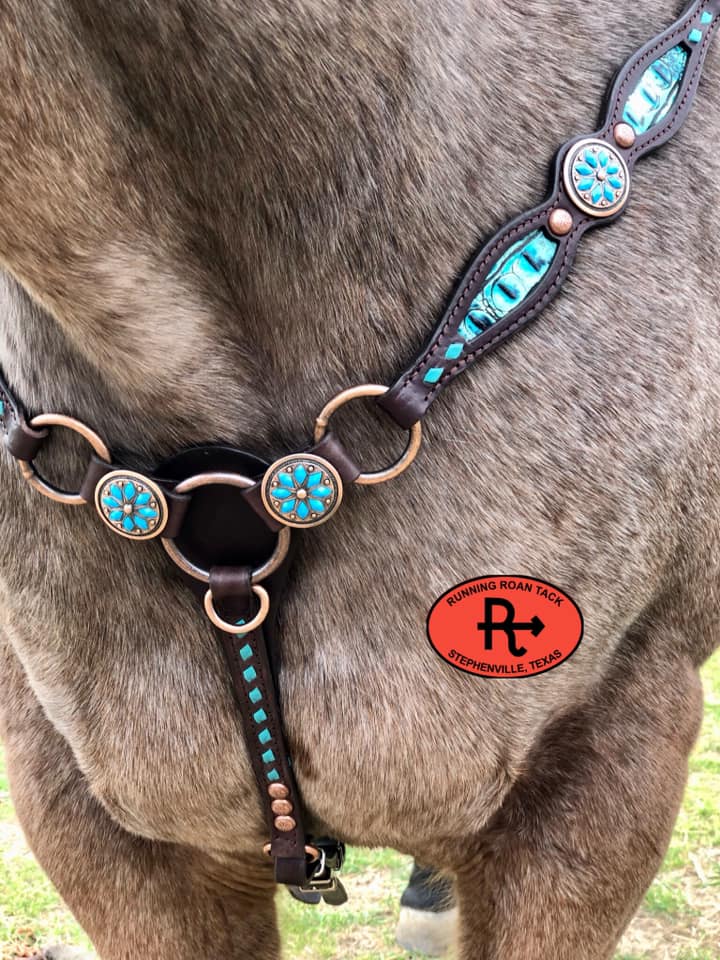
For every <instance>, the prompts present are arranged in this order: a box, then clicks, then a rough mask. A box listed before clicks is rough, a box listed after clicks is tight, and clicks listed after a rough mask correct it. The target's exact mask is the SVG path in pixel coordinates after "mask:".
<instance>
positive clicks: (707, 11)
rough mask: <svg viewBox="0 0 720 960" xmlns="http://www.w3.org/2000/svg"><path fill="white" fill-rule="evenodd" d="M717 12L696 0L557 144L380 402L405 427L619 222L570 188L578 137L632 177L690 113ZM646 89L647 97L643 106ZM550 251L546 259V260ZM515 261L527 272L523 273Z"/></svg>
mask: <svg viewBox="0 0 720 960" xmlns="http://www.w3.org/2000/svg"><path fill="white" fill-rule="evenodd" d="M718 14H720V0H698V2H695V3H693V5H692V6H691V7H690V9H689V10H688V11H687V13H685V15H684V16H682V17H681V18H680V19H679V20H678V21H677V22H676V23H675V24H673V26H672V27H670V28H669V29H668V30H666V31H665V32H664V33H662V34H661V35H660V36H658V37H656V38H655V39H654V40H651V41H650V43H648V44H646V45H645V46H644V47H643V48H642V49H641V50H639V51H638V52H637V53H636V54H635V55H634V56H632V57H631V58H630V60H629V61H628V62H627V63H626V64H625V66H624V67H623V69H622V70H621V71H620V72H619V74H618V75H617V77H616V79H615V81H614V83H613V85H612V88H611V91H610V94H609V96H608V98H607V106H606V110H605V117H604V120H603V123H602V126H601V127H600V129H599V130H598V131H597V132H596V133H594V134H591V135H589V137H576V138H575V139H573V140H571V141H569V142H568V143H566V144H565V145H564V146H563V147H562V148H561V149H560V151H559V153H558V155H557V158H556V161H555V168H554V176H553V187H552V190H551V193H550V196H549V198H548V199H547V200H546V201H545V203H543V204H541V205H540V206H539V207H536V208H535V209H534V210H531V211H530V212H528V213H525V214H522V215H521V216H519V217H517V218H516V219H515V220H513V221H512V222H511V223H510V224H509V225H508V226H506V227H504V228H503V229H502V230H501V231H500V232H499V233H497V234H496V235H495V236H494V237H493V238H492V240H490V242H489V243H488V244H486V246H485V247H484V248H483V249H482V250H481V251H480V253H479V254H478V255H477V257H476V258H475V260H474V262H473V263H472V265H471V267H470V269H469V270H468V272H467V274H466V275H465V277H464V279H463V280H462V282H461V284H460V286H459V288H458V289H457V291H456V293H455V295H454V296H453V298H452V299H451V301H450V304H449V306H448V308H447V310H446V312H445V315H444V317H443V319H442V321H441V322H440V324H439V326H438V327H437V328H436V330H435V332H434V334H433V336H432V338H431V339H430V341H429V343H428V344H427V345H426V346H425V348H424V349H423V350H422V352H421V353H420V354H419V355H418V356H417V357H416V359H415V360H413V362H412V363H411V364H410V365H409V366H408V367H407V369H406V370H405V371H404V373H403V374H402V375H401V376H400V377H399V378H398V379H397V381H396V382H395V383H394V384H393V386H392V387H391V388H390V390H389V392H388V393H386V394H385V395H384V396H382V397H380V398H379V399H378V401H377V402H378V404H379V405H380V406H381V407H382V408H383V409H384V410H385V411H386V412H387V413H389V414H390V416H391V417H392V418H393V419H394V420H395V421H396V422H397V423H398V424H399V425H400V426H401V427H405V428H408V427H410V426H412V424H413V423H416V422H417V421H418V420H420V419H421V418H422V417H424V416H425V414H426V413H427V411H428V408H429V407H430V405H431V404H432V402H433V401H434V400H435V399H436V398H437V397H438V396H439V395H440V393H441V392H442V390H443V389H444V388H445V387H446V386H447V385H448V384H449V383H450V382H451V381H452V380H453V379H454V378H455V377H456V376H458V375H459V374H460V373H462V372H463V370H465V369H466V368H467V367H468V366H469V365H470V364H471V363H472V362H473V361H475V360H478V359H480V358H481V357H483V356H484V355H485V354H487V353H488V352H489V351H491V350H493V349H495V348H496V347H498V346H499V345H500V344H501V343H502V342H503V341H504V340H506V339H507V338H508V337H509V336H511V335H512V334H514V333H517V332H518V331H519V330H521V329H522V328H523V327H524V326H525V325H526V324H528V323H529V322H530V321H531V320H532V319H533V318H534V317H536V316H537V315H538V314H539V313H540V311H541V310H542V309H543V308H544V307H545V306H547V304H548V303H549V302H550V301H551V300H552V299H553V297H554V296H555V295H556V294H557V292H558V291H559V289H560V287H561V285H562V282H563V280H564V279H565V277H566V276H567V274H568V272H569V270H570V267H571V266H572V263H573V260H574V258H575V252H576V249H577V246H578V243H579V242H580V240H581V238H582V237H583V235H584V234H585V233H586V232H587V231H588V230H589V229H591V228H592V227H595V226H600V225H602V224H607V223H609V222H611V221H613V220H616V219H617V218H618V217H619V216H620V215H621V214H622V212H623V211H624V210H625V209H626V208H625V206H623V207H622V208H621V209H619V210H618V211H617V213H615V214H613V215H610V216H604V215H598V214H597V212H595V213H594V214H588V213H586V212H585V211H583V210H582V209H580V208H579V207H578V205H577V203H576V198H575V196H573V195H571V194H569V192H568V189H567V187H566V183H565V177H564V166H565V161H566V159H567V158H568V157H569V155H570V153H571V152H572V150H573V147H575V145H576V144H578V143H579V142H580V141H581V140H586V139H593V140H596V141H601V142H602V143H604V144H607V146H608V148H610V149H611V150H612V151H613V152H614V153H616V154H619V155H620V157H621V158H622V160H623V161H624V162H625V164H626V166H627V170H628V174H629V178H630V179H631V177H632V171H633V169H634V167H635V164H636V163H637V161H638V160H640V159H641V158H642V157H644V156H645V155H646V154H648V153H650V152H651V151H653V150H656V149H657V148H658V147H659V146H661V145H662V144H664V143H665V142H666V141H667V140H669V139H670V138H671V137H672V136H673V135H674V134H675V133H676V132H677V130H678V129H679V128H680V127H681V126H682V124H683V122H684V121H685V119H686V117H687V115H688V113H689V111H690V108H691V106H692V103H693V100H694V97H695V93H696V91H697V87H698V83H699V80H700V75H701V71H702V67H703V64H704V61H705V57H706V55H707V52H708V49H709V47H710V44H711V41H712V39H713V37H714V36H715V34H716V32H717V29H718V25H719V23H720V20H719V19H718ZM676 51H677V52H676ZM681 68H684V69H682V74H681V76H680V77H677V76H675V75H674V71H680V69H681ZM668 90H670V94H668ZM655 94H657V96H658V97H659V98H662V97H666V100H667V101H668V102H669V99H670V96H672V102H671V103H670V105H669V106H668V109H667V110H666V111H665V110H664V109H660V110H658V111H656V115H655V116H652V115H646V116H644V117H643V116H641V115H640V112H641V110H642V109H644V108H645V107H648V106H649V100H648V98H652V97H653V96H654V95H655ZM642 97H645V100H646V101H647V102H643V101H641V102H640V104H639V105H638V102H639V100H640V98H642ZM660 106H661V107H663V104H662V103H661V104H660ZM618 124H625V126H630V127H631V130H632V133H633V134H634V139H633V142H632V143H628V145H627V146H623V145H622V143H621V142H618V139H617V138H616V127H617V125H618ZM623 132H626V131H623ZM621 139H622V138H621ZM556 211H563V212H564V213H565V214H569V216H570V218H571V220H570V221H567V222H568V223H571V226H570V228H569V230H568V232H567V233H564V234H562V235H558V234H557V233H555V232H554V231H553V230H552V229H551V223H552V220H551V217H552V216H553V214H554V213H555V212H556ZM601 212H602V211H601ZM555 216H556V217H557V213H555ZM533 238H536V239H535V243H533ZM523 242H525V243H526V246H525V247H524V248H523ZM518 250H520V253H519V254H518V253H517V251H518ZM514 254H515V256H516V259H515V261H514V262H513V255H514ZM549 257H552V263H551V264H550V265H549V266H548V264H547V263H545V262H544V261H545V260H547V259H548V258H549ZM520 258H522V262H521V263H520V264H519V266H518V260H519V259H520ZM518 269H520V270H521V271H525V275H524V276H520V277H519V278H518ZM518 279H520V282H519V283H518V282H517V281H518ZM529 284H532V286H531V287H530V289H528V285H529ZM498 288H499V289H498ZM523 294H524V295H523ZM513 301H515V302H513ZM498 302H499V305H498Z"/></svg>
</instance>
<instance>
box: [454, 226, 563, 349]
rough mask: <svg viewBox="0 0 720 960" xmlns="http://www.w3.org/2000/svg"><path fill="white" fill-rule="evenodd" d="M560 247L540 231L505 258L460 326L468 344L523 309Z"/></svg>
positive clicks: (530, 236)
mask: <svg viewBox="0 0 720 960" xmlns="http://www.w3.org/2000/svg"><path fill="white" fill-rule="evenodd" d="M558 246H559V244H558V243H557V241H556V240H553V239H551V238H550V237H549V236H548V235H547V234H546V233H544V232H543V231H542V230H536V231H535V232H534V233H531V234H530V235H529V236H527V237H526V238H525V239H524V240H520V241H519V242H518V243H516V244H514V245H513V246H512V247H510V249H509V250H507V251H506V252H505V253H504V254H503V256H502V257H501V258H500V260H498V262H497V263H496V264H495V266H494V267H493V269H492V272H491V273H490V275H489V276H488V278H487V281H486V283H485V286H484V287H483V289H482V290H481V291H480V293H479V294H478V295H477V296H476V297H475V299H474V300H473V302H472V303H471V304H470V309H469V311H468V313H467V316H466V317H465V319H464V320H463V322H462V323H461V324H460V329H459V331H458V332H459V334H460V336H461V337H462V338H463V340H465V342H466V343H472V341H473V340H475V338H476V337H479V336H480V334H481V333H484V332H485V331H486V330H488V329H489V328H490V327H492V326H493V325H494V324H496V323H497V322H498V321H499V320H502V319H503V318H504V317H506V316H507V315H508V314H509V313H511V312H512V311H513V310H515V309H516V308H517V307H519V306H521V305H522V303H523V301H524V300H526V299H527V297H528V296H529V295H530V294H531V293H532V291H533V290H534V289H535V287H537V285H538V284H539V283H540V282H541V280H542V279H543V277H544V276H545V274H546V273H547V272H548V270H549V269H550V267H551V265H552V262H553V260H554V259H555V254H556V253H557V251H558ZM453 359H457V357H454V358H453Z"/></svg>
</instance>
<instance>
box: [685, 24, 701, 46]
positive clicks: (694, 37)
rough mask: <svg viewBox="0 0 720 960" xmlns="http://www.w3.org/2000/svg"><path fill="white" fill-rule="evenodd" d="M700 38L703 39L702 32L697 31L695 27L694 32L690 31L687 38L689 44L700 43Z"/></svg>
mask: <svg viewBox="0 0 720 960" xmlns="http://www.w3.org/2000/svg"><path fill="white" fill-rule="evenodd" d="M702 38H703V32H702V30H698V29H697V27H696V28H695V29H694V30H691V31H690V34H689V36H688V40H689V41H690V43H700V41H701V40H702Z"/></svg>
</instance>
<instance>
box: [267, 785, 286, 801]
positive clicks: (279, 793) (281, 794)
mask: <svg viewBox="0 0 720 960" xmlns="http://www.w3.org/2000/svg"><path fill="white" fill-rule="evenodd" d="M268 793H269V794H270V796H271V797H272V798H273V800H287V798H288V797H289V796H290V791H289V790H288V788H287V787H286V786H285V784H283V783H271V784H270V786H269V787H268Z"/></svg>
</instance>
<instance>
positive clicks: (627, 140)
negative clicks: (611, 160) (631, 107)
mask: <svg viewBox="0 0 720 960" xmlns="http://www.w3.org/2000/svg"><path fill="white" fill-rule="evenodd" d="M635 139H636V135H635V131H634V130H633V128H632V127H631V126H630V124H629V123H619V124H618V125H617V126H616V127H615V143H617V145H618V146H619V147H625V148H626V149H627V148H628V147H631V146H632V145H633V144H634V143H635Z"/></svg>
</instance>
